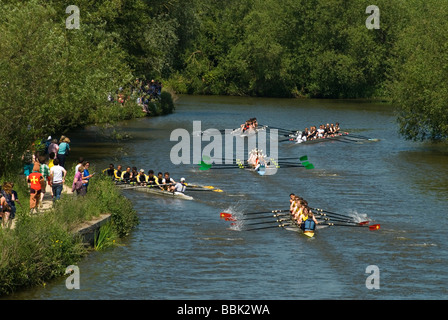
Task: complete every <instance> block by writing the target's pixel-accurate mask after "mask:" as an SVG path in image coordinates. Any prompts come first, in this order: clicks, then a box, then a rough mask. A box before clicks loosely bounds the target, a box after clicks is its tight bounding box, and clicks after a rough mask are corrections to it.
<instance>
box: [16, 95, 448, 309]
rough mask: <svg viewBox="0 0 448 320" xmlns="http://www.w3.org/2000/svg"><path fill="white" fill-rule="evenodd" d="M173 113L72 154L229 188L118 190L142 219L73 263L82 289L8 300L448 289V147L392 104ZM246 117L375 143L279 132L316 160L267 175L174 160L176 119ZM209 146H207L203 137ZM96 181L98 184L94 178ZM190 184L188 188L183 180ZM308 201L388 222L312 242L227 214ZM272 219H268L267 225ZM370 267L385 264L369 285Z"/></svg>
mask: <svg viewBox="0 0 448 320" xmlns="http://www.w3.org/2000/svg"><path fill="white" fill-rule="evenodd" d="M176 107H177V109H176V111H175V113H174V114H171V115H168V116H164V117H157V118H142V119H136V120H132V121H126V122H123V123H120V124H119V125H117V126H116V130H117V131H118V132H120V133H122V134H124V133H126V134H129V135H130V137H131V138H130V139H129V140H125V141H122V142H119V143H117V142H116V141H111V140H110V139H106V138H103V136H102V134H101V132H100V130H98V129H97V128H87V129H84V130H79V131H76V132H73V133H72V134H71V135H70V138H71V141H72V149H73V152H72V154H71V156H70V158H71V160H74V159H75V158H76V157H78V156H84V157H85V158H87V159H89V160H90V161H91V162H92V163H93V164H94V166H95V167H96V168H99V169H103V168H106V167H108V165H109V163H114V164H115V165H118V164H122V165H124V166H127V165H129V166H136V167H137V168H138V169H140V168H144V169H145V170H146V171H147V170H149V169H153V170H154V171H156V173H157V172H158V171H162V172H165V171H169V172H170V173H171V176H172V177H173V178H174V179H177V180H178V179H179V178H180V177H182V176H183V177H185V178H186V179H187V182H191V183H196V184H202V185H212V186H215V187H217V188H220V189H222V190H224V192H222V193H219V192H191V193H190V194H191V195H193V196H194V198H195V200H194V201H185V200H180V199H171V198H165V197H162V196H158V195H151V194H146V193H140V192H135V191H123V193H124V195H125V196H126V197H128V198H129V199H131V200H132V202H133V204H134V207H135V209H136V210H137V212H138V215H139V218H140V224H139V225H138V227H137V228H136V229H135V230H133V232H132V233H131V234H130V235H129V236H128V237H126V238H125V239H123V240H122V241H121V243H120V246H117V247H114V248H111V249H107V250H105V251H100V252H93V253H91V254H89V255H88V256H87V257H86V258H84V259H83V260H82V261H80V262H79V263H78V266H79V270H80V285H81V288H80V289H79V290H68V289H67V288H66V286H65V280H66V278H65V277H61V278H58V279H56V280H54V281H51V282H49V283H47V284H46V286H45V287H39V288H33V289H29V290H25V291H21V292H18V293H16V294H14V295H11V296H10V298H12V299H88V300H89V299H157V300H163V299H167V300H174V299H191V300H196V299H198V300H199V299H201V300H202V299H205V300H207V299H237V300H239V299H250V300H252V299H262V300H295V299H313V300H314V299H366V300H378V299H447V298H448V289H447V285H448V271H447V266H448V251H447V248H446V245H447V239H448V237H447V228H448V223H447V213H448V210H447V208H448V148H447V146H446V144H432V143H427V142H424V143H423V142H410V141H405V140H403V139H402V138H401V137H400V136H399V135H398V134H397V124H396V122H395V116H394V113H393V109H392V107H391V106H389V105H387V104H381V103H374V102H363V101H334V100H295V99H268V98H247V97H216V96H180V98H179V100H178V101H177V104H176ZM251 117H257V119H258V122H259V123H261V124H268V125H271V126H275V127H280V128H288V129H289V128H291V129H296V128H304V127H306V126H309V125H312V124H317V125H319V124H321V123H327V122H339V123H340V125H341V127H342V128H343V130H344V131H345V130H347V131H349V132H352V133H354V134H359V135H363V136H368V137H372V138H376V139H379V141H361V142H359V143H353V142H344V143H343V142H338V141H332V142H325V143H318V144H310V145H296V144H293V143H290V142H285V143H279V147H278V152H279V155H280V156H281V157H297V158H298V157H300V156H303V155H307V156H308V159H309V161H310V162H312V163H313V164H314V166H315V169H313V170H306V169H304V168H280V169H279V170H278V172H277V173H276V174H275V175H265V176H259V175H257V174H254V173H253V172H249V171H246V170H240V169H232V170H218V169H217V170H208V171H199V170H197V166H194V165H174V164H172V162H171V161H170V151H171V149H172V147H173V146H174V145H175V144H176V143H177V142H173V141H170V134H171V132H172V131H173V130H175V129H178V128H184V129H186V130H188V131H189V132H191V131H192V124H193V121H201V125H202V129H203V130H205V129H207V128H216V129H226V128H227V129H231V128H236V127H238V126H239V125H240V124H241V123H242V122H244V121H245V120H246V119H249V118H251ZM204 145H206V143H203V146H204ZM93 183H94V181H93ZM187 192H188V191H187ZM291 192H294V193H296V194H299V195H301V196H302V197H303V198H305V199H307V200H308V202H309V204H310V206H314V207H319V208H324V209H326V210H329V211H332V212H337V213H341V214H345V215H349V214H358V215H361V216H367V217H368V218H369V219H372V220H375V223H378V224H381V229H380V230H376V231H370V230H369V229H368V228H348V227H336V226H333V227H328V228H325V229H322V230H319V232H318V233H316V236H315V237H314V238H312V239H308V238H306V237H304V236H303V235H301V234H298V233H295V232H290V231H287V230H284V229H282V228H272V229H264V230H259V231H238V230H232V228H229V226H230V222H228V221H224V220H221V219H220V217H219V213H220V212H222V211H232V212H256V211H260V210H264V209H282V208H287V207H288V198H289V194H290V193H291ZM273 225H274V224H273ZM369 266H374V267H375V268H376V269H375V270H377V273H375V275H377V276H378V278H375V279H376V280H375V281H376V284H378V285H379V288H370V289H369V288H368V286H367V285H366V283H367V282H368V281H370V280H368V277H369V276H371V275H373V273H371V271H367V270H371V269H368V268H369Z"/></svg>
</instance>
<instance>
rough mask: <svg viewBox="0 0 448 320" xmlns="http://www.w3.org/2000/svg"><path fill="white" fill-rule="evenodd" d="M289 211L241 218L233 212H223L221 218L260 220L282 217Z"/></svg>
mask: <svg viewBox="0 0 448 320" xmlns="http://www.w3.org/2000/svg"><path fill="white" fill-rule="evenodd" d="M288 215H289V213H281V214H274V215H269V216H262V217H251V218H241V219H238V217H235V216H233V215H231V214H225V215H223V214H221V218H224V219H226V220H227V219H229V220H231V221H248V220H260V219H271V218H272V217H274V218H278V217H282V216H288Z"/></svg>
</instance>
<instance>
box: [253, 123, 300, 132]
mask: <svg viewBox="0 0 448 320" xmlns="http://www.w3.org/2000/svg"><path fill="white" fill-rule="evenodd" d="M260 126H263V127H266V128H272V129H277V130H281V131H285V132H297V131H299V130H290V129H284V128H279V127H273V126H268V125H261V124H260Z"/></svg>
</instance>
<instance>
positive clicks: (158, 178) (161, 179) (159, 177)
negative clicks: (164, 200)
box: [156, 172, 164, 190]
mask: <svg viewBox="0 0 448 320" xmlns="http://www.w3.org/2000/svg"><path fill="white" fill-rule="evenodd" d="M156 184H157V185H158V186H159V188H160V189H162V190H163V189H164V188H163V186H160V185H162V184H163V173H162V172H159V173H157V180H156Z"/></svg>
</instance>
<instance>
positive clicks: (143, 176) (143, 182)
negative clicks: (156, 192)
mask: <svg viewBox="0 0 448 320" xmlns="http://www.w3.org/2000/svg"><path fill="white" fill-rule="evenodd" d="M136 180H137V183H138V184H139V185H141V186H146V174H145V170H143V169H140V172H139V173H138V175H137V178H136Z"/></svg>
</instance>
